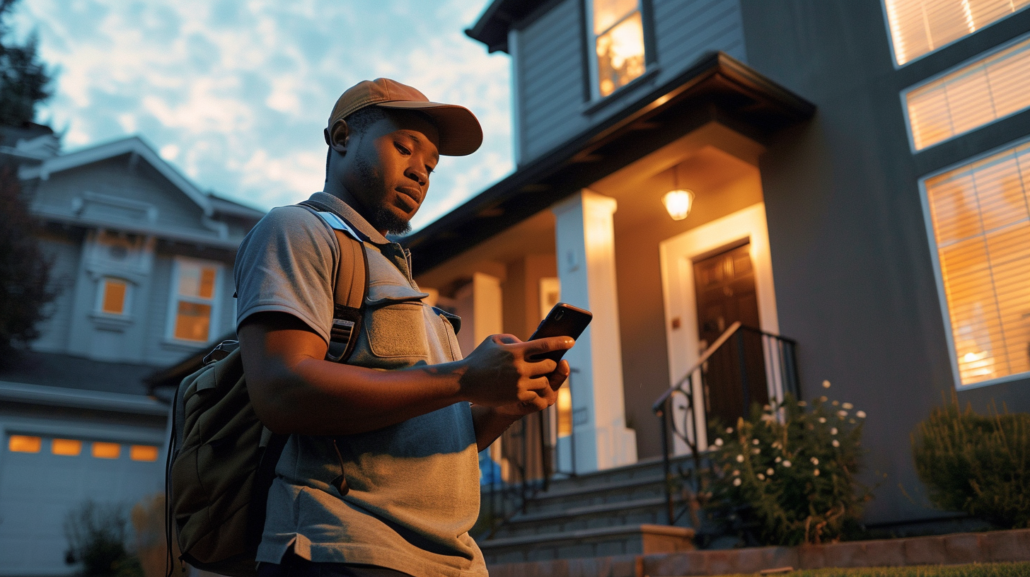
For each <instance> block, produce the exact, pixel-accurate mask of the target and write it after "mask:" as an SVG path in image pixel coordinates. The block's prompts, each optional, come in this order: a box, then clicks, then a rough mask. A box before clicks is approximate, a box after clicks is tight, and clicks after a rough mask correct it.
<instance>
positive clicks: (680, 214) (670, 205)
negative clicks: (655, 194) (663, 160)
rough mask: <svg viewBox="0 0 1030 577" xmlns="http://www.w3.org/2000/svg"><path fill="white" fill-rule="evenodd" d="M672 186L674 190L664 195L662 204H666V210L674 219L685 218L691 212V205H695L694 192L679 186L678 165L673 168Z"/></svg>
mask: <svg viewBox="0 0 1030 577" xmlns="http://www.w3.org/2000/svg"><path fill="white" fill-rule="evenodd" d="M672 188H673V190H670V191H669V192H666V193H665V195H664V196H662V204H664V205H665V210H667V211H668V212H669V216H671V217H672V220H683V219H684V218H687V215H688V214H690V207H692V206H693V205H694V192H693V191H690V190H685V189H681V188H680V187H679V178H678V175H677V174H676V167H673V169H672Z"/></svg>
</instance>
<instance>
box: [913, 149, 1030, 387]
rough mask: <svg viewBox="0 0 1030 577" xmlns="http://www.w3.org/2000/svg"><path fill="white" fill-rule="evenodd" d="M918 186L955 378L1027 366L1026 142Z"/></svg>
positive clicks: (1029, 235)
mask: <svg viewBox="0 0 1030 577" xmlns="http://www.w3.org/2000/svg"><path fill="white" fill-rule="evenodd" d="M925 187H926V194H927V200H928V201H929V207H930V217H931V222H932V225H933V234H934V238H935V240H936V245H937V246H936V249H937V256H938V260H939V263H940V272H941V277H942V281H943V285H944V293H945V298H946V301H947V306H948V316H949V320H950V322H951V334H952V341H953V343H952V344H953V346H954V348H955V351H954V352H955V358H956V361H957V363H958V367H957V368H958V374H959V381H960V382H961V384H962V385H971V384H974V383H980V382H984V381H989V380H992V379H997V378H1002V377H1006V376H1009V375H1015V374H1019V373H1025V372H1028V371H1030V208H1028V206H1030V195H1028V191H1030V143H1027V144H1023V145H1021V146H1017V147H1015V148H1012V149H1009V150H1006V151H1004V152H1001V153H998V154H995V155H993V156H990V157H988V158H985V159H983V160H980V161H977V162H974V163H972V164H968V165H966V166H963V167H960V168H957V169H955V170H952V171H949V172H947V173H945V174H941V175H939V176H935V177H932V178H929V179H927V180H926V181H925Z"/></svg>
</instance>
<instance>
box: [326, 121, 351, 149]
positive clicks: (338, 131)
mask: <svg viewBox="0 0 1030 577" xmlns="http://www.w3.org/2000/svg"><path fill="white" fill-rule="evenodd" d="M324 134H325V143H326V144H328V145H329V147H330V148H332V149H333V150H335V151H336V152H339V153H345V152H347V144H348V142H349V141H350V127H348V126H347V122H346V121H345V120H343V119H340V120H337V121H336V122H334V123H333V125H332V126H331V127H330V128H327V129H325V132H324Z"/></svg>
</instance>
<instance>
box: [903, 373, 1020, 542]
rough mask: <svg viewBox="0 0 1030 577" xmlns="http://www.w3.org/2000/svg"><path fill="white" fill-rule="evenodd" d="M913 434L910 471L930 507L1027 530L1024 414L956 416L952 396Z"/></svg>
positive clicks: (955, 400)
mask: <svg viewBox="0 0 1030 577" xmlns="http://www.w3.org/2000/svg"><path fill="white" fill-rule="evenodd" d="M916 432H917V434H915V435H913V439H912V449H913V454H914V457H915V462H916V471H917V472H918V473H919V478H920V479H922V481H923V483H926V486H927V489H928V490H929V494H930V501H931V502H933V504H934V505H936V506H938V507H940V508H942V509H945V510H949V511H965V512H967V513H969V514H970V515H972V516H974V517H979V518H981V519H985V520H987V521H990V522H991V523H993V524H995V525H997V526H999V527H1006V528H1028V527H1030V414H1027V413H1015V414H1008V413H1001V414H999V413H998V411H997V410H996V409H995V410H994V411H993V414H991V415H989V416H986V417H985V416H981V415H977V414H976V413H974V412H973V408H972V407H971V406H968V405H967V406H966V410H965V411H960V410H959V403H958V397H957V396H956V395H954V393H953V394H952V401H951V403H950V404H949V405H947V406H945V407H939V408H936V409H934V410H933V412H932V413H931V414H930V418H928V419H927V420H925V421H923V422H922V423H920V424H919V427H918V428H917V429H916Z"/></svg>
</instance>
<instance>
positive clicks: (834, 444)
mask: <svg viewBox="0 0 1030 577" xmlns="http://www.w3.org/2000/svg"><path fill="white" fill-rule="evenodd" d="M833 446H834V447H839V446H840V441H838V440H837V439H834V440H833Z"/></svg>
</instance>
